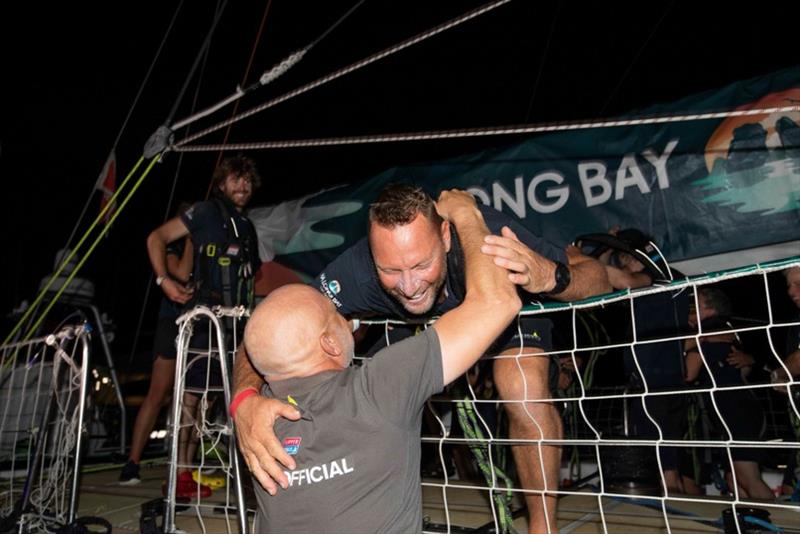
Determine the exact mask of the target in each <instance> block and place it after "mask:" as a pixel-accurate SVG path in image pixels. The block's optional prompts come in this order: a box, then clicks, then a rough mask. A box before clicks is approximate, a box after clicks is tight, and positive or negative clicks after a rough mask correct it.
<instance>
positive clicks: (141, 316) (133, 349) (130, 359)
mask: <svg viewBox="0 0 800 534" xmlns="http://www.w3.org/2000/svg"><path fill="white" fill-rule="evenodd" d="M217 9H219V5H218V6H217ZM210 51H211V47H207V48H206V49H205V52H204V54H203V64H202V67H201V68H200V75H199V76H198V82H197V87H196V88H195V91H194V98H192V111H194V110H195V109H196V108H197V102H198V100H199V99H200V86H201V85H202V80H203V77H204V76H205V70H206V65H207V64H208V55H209V53H210ZM182 168H183V154H180V155H179V156H178V163H177V166H176V168H175V174H174V176H173V178H172V187H171V188H170V191H169V197H168V198H167V205H166V207H165V208H164V217H163V218H162V223H164V222H166V221H167V219H169V215H170V213H172V202H173V201H174V200H175V190H176V189H177V186H178V178H179V177H180V173H181V169H182ZM151 279H152V277H151V275H150V274H149V273H148V275H147V281H146V282H145V291H144V298H142V307H141V309H140V310H139V320H138V321H137V323H136V333H135V335H134V336H133V344H132V346H131V352H130V354H129V355H128V366H130V365H131V364H132V363H133V359H134V357H135V356H136V349H137V348H138V347H139V334H140V333H141V331H142V323H143V322H144V314H145V311H146V308H147V303H148V302H149V300H150V292H151V290H152V288H153V286H152V284H151V283H150V281H151Z"/></svg>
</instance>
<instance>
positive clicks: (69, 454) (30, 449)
mask: <svg viewBox="0 0 800 534" xmlns="http://www.w3.org/2000/svg"><path fill="white" fill-rule="evenodd" d="M0 350H2V352H1V353H0V354H2V364H0V403H2V408H0V463H2V477H1V479H0V516H2V520H1V521H0V522H1V523H2V529H0V530H2V531H6V530H7V529H9V528H14V524H15V523H19V524H20V525H22V529H23V531H30V532H52V531H55V530H56V529H58V528H59V527H62V526H64V525H66V524H68V523H71V522H72V521H73V520H74V519H75V512H76V499H77V481H78V479H79V477H78V472H79V469H80V461H79V459H80V456H81V445H82V441H83V433H82V432H81V429H82V428H83V418H84V413H85V399H86V378H87V369H88V359H89V333H88V329H86V328H85V327H84V326H74V327H73V326H70V327H65V328H62V329H61V330H59V331H58V332H57V333H56V334H54V335H50V336H47V337H43V338H37V339H32V340H30V341H26V342H23V343H12V344H9V345H5V346H3V347H2V348H0ZM14 529H15V530H16V528H14Z"/></svg>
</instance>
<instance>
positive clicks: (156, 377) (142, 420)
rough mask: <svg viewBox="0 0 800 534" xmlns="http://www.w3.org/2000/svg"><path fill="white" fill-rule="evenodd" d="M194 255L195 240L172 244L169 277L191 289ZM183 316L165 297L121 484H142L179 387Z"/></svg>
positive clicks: (184, 205)
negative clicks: (149, 448) (146, 459)
mask: <svg viewBox="0 0 800 534" xmlns="http://www.w3.org/2000/svg"><path fill="white" fill-rule="evenodd" d="M188 208H189V203H187V202H184V203H181V205H180V206H178V215H180V214H182V213H183V212H185V211H186V210H187V209H188ZM193 255H194V249H193V248H192V240H191V239H190V237H189V236H188V235H187V236H184V237H183V238H180V239H178V240H176V241H173V242H172V243H169V245H167V248H166V261H167V271H168V272H169V276H170V277H172V278H174V279H175V280H178V281H180V283H182V284H184V285H188V283H189V278H190V277H191V274H192V257H193ZM180 313H181V305H180V304H179V303H177V302H174V301H172V300H170V299H168V298H167V297H166V295H162V296H161V304H160V305H159V308H158V320H157V322H156V332H155V337H154V340H153V368H152V370H151V372H150V387H149V388H148V390H147V395H146V396H145V398H144V401H142V404H141V406H140V407H139V413H138V414H137V415H136V422H135V423H134V425H133V437H132V438H131V450H130V453H129V455H128V461H127V463H126V464H125V466H124V467H123V468H122V472H121V473H120V475H119V482H120V484H122V485H134V484H138V483H139V482H141V478H140V473H139V462H140V461H141V459H142V453H143V452H144V448H145V446H146V445H147V440H148V439H149V438H150V432H152V430H153V426H154V425H155V423H156V418H157V417H158V413H159V412H160V411H161V409H162V408H163V407H164V406H165V405H166V403H167V400H168V399H169V398H170V396H171V395H172V386H173V385H174V384H175V338H177V337H178V325H177V324H176V322H175V320H176V319H177V318H178V316H179V315H180Z"/></svg>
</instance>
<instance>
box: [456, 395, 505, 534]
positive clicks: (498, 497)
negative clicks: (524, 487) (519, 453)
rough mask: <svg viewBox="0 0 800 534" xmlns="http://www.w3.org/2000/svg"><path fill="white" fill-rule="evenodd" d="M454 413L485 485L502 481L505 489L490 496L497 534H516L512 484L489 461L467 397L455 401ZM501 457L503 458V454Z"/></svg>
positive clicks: (503, 473) (482, 436)
mask: <svg viewBox="0 0 800 534" xmlns="http://www.w3.org/2000/svg"><path fill="white" fill-rule="evenodd" d="M456 412H457V413H458V420H459V422H460V423H461V428H462V430H463V431H464V436H465V437H466V438H467V439H468V440H469V443H468V446H469V449H470V451H472V454H473V455H474V456H475V460H476V461H477V463H478V467H479V468H480V470H481V473H483V476H484V478H485V479H486V482H487V484H488V485H489V486H490V487H491V486H492V485H493V484H494V480H495V479H496V480H502V483H503V484H504V485H505V487H506V489H505V491H494V492H493V495H492V499H493V500H494V503H495V510H496V511H497V519H498V524H499V529H500V530H499V531H498V534H516V530H514V525H513V523H514V517H513V515H512V513H511V502H512V500H513V498H514V494H513V492H512V488H513V487H514V484H513V482H512V481H511V478H510V477H509V476H508V475H506V473H505V471H503V469H502V468H501V467H500V465H498V463H494V464H493V465H492V463H491V461H490V454H491V451H490V449H489V446H488V445H487V444H486V443H485V441H486V438H485V437H484V435H483V432H482V431H481V424H480V423H479V422H478V419H477V417H476V415H475V407H474V403H473V402H472V400H471V399H470V398H469V397H465V398H464V400H461V401H457V402H456ZM503 457H504V458H505V455H504V454H503ZM492 467H494V472H493V471H492ZM493 475H494V476H493ZM495 477H496V478H495Z"/></svg>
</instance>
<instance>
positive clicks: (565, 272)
mask: <svg viewBox="0 0 800 534" xmlns="http://www.w3.org/2000/svg"><path fill="white" fill-rule="evenodd" d="M555 279H556V286H555V287H554V288H553V290H552V291H548V292H547V294H548V295H558V294H559V293H563V292H564V290H565V289H567V286H568V285H569V283H570V282H571V281H572V275H570V273H569V267H567V266H566V265H564V264H563V263H561V262H560V261H557V262H556V272H555Z"/></svg>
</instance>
